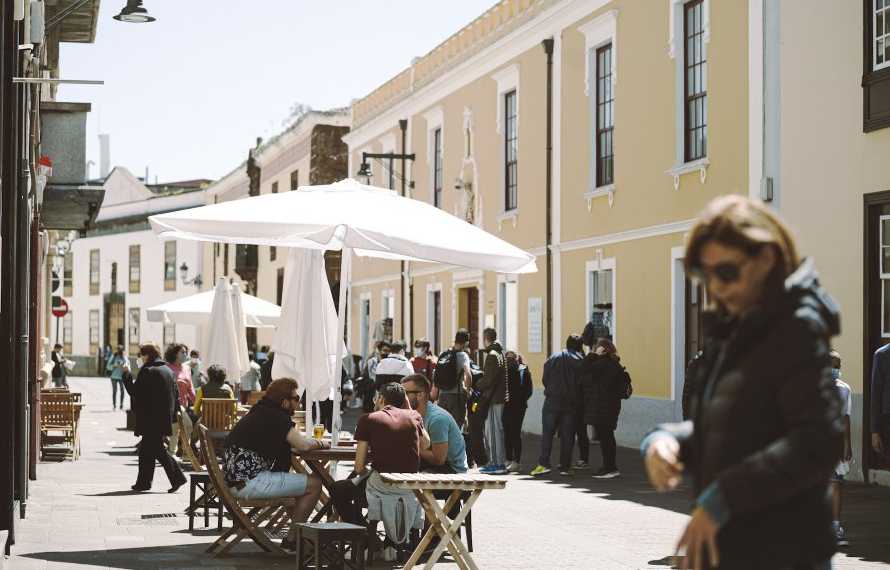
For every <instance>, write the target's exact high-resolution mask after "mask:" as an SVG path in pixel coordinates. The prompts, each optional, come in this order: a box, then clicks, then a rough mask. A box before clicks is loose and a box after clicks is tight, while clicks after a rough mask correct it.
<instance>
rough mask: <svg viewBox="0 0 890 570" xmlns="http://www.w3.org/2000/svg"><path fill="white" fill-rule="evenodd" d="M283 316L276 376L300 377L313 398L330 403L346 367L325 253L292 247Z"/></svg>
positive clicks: (299, 381) (275, 346)
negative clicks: (342, 362)
mask: <svg viewBox="0 0 890 570" xmlns="http://www.w3.org/2000/svg"><path fill="white" fill-rule="evenodd" d="M281 314H282V319H281V325H280V326H279V327H278V329H277V330H276V331H275V338H274V339H273V340H272V350H274V351H275V360H274V362H273V363H272V377H273V378H294V379H295V380H296V381H297V384H298V386H299V390H303V389H305V390H306V394H307V395H308V396H310V398H311V400H314V401H321V400H327V399H328V398H329V397H331V388H333V387H334V386H335V385H337V384H338V380H339V379H340V367H339V366H337V348H338V347H337V310H336V309H335V308H334V299H333V297H331V290H330V288H329V287H328V279H327V276H326V274H325V267H324V255H323V254H322V252H321V251H319V250H312V249H292V250H291V251H290V253H289V254H288V257H287V264H286V265H285V266H284V287H283V289H282V299H281ZM301 333H303V334H301ZM307 333H308V334H307ZM340 345H341V347H342V345H343V341H342V340H341V341H340ZM340 350H341V351H342V350H343V349H342V348H341V349H340Z"/></svg>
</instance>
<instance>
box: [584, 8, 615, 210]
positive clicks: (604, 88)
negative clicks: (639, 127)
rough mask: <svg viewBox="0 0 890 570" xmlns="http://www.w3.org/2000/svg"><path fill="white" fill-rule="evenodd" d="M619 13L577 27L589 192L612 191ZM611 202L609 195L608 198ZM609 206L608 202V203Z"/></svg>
mask: <svg viewBox="0 0 890 570" xmlns="http://www.w3.org/2000/svg"><path fill="white" fill-rule="evenodd" d="M617 29H618V10H609V11H608V12H605V13H603V14H601V15H600V16H598V17H597V18H594V19H593V20H591V21H590V22H587V23H586V24H583V25H581V26H579V27H578V31H579V32H581V34H583V35H584V46H585V47H584V49H585V53H584V56H585V60H586V65H585V69H584V94H585V95H587V96H588V98H589V101H590V191H591V192H594V191H596V190H600V191H603V190H608V189H612V188H614V182H615V174H614V160H615V158H614V157H615V149H614V128H615V91H614V88H615V84H616V83H617V80H618V68H617V61H618V51H617V50H618V43H617ZM610 199H611V194H610ZM610 203H611V201H610Z"/></svg>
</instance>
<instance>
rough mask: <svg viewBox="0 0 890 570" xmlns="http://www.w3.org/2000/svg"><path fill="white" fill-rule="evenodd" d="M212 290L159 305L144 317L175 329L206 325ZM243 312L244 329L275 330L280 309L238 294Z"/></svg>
mask: <svg viewBox="0 0 890 570" xmlns="http://www.w3.org/2000/svg"><path fill="white" fill-rule="evenodd" d="M215 294H216V291H215V290H214V289H211V290H210V291H203V292H201V293H197V294H195V295H189V296H187V297H182V298H180V299H175V300H173V301H168V302H166V303H162V304H160V305H155V306H154V307H150V308H149V309H148V310H147V311H146V317H147V318H148V320H149V321H150V322H154V323H165V324H168V325H169V324H174V323H175V324H178V325H206V324H207V323H208V322H210V309H211V307H213V297H214V295H215ZM241 304H242V306H243V308H244V326H246V327H274V326H278V321H279V319H280V318H281V307H279V306H278V305H276V304H275V303H270V302H269V301H266V300H265V299H260V298H259V297H254V296H253V295H248V294H247V293H241Z"/></svg>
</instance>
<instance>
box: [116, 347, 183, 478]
mask: <svg viewBox="0 0 890 570" xmlns="http://www.w3.org/2000/svg"><path fill="white" fill-rule="evenodd" d="M137 359H138V361H139V363H140V365H141V368H140V370H139V374H138V375H137V377H136V381H135V382H134V381H133V375H132V374H130V367H129V365H128V364H126V363H125V364H124V371H123V380H124V386H125V387H126V388H127V393H129V394H130V398H131V404H132V406H133V409H134V410H135V412H136V429H135V430H134V433H135V434H136V435H137V436H138V435H141V436H142V442H141V443H140V444H139V475H138V476H137V477H136V484H135V485H133V486H132V487H131V489H133V490H134V491H148V490H150V489H151V482H152V479H153V478H154V472H155V461H158V462H160V464H161V466H162V467H163V468H164V471H165V472H166V473H167V478H168V479H169V480H170V489H168V491H167V492H168V493H175V492H176V491H177V490H178V489H179V488H180V487H181V486H183V485H184V484H185V482H186V478H185V475H184V474H183V472H182V469H180V468H179V465H178V464H177V463H176V461H175V460H174V459H173V456H171V455H170V453H169V452H168V451H167V448H166V447H165V443H169V441H170V434H171V433H172V429H171V426H172V424H173V422H175V421H176V412H177V411H178V409H179V407H178V402H179V393H178V390H177V388H176V382H175V380H174V379H173V371H172V370H170V368H168V367H167V363H166V362H164V359H163V358H161V348H160V347H159V346H158V344H157V343H156V342H147V343H144V344H140V345H139V353H138V355H137Z"/></svg>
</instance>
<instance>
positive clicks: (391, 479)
mask: <svg viewBox="0 0 890 570" xmlns="http://www.w3.org/2000/svg"><path fill="white" fill-rule="evenodd" d="M380 477H381V479H383V481H385V482H386V483H391V484H394V485H395V486H396V487H398V488H400V489H411V490H412V491H413V492H414V495H415V496H416V497H417V499H418V500H419V501H420V505H421V506H422V507H423V510H424V512H425V513H426V516H427V520H429V521H430V528H429V529H428V530H427V531H426V534H424V535H423V538H422V539H421V540H420V543H419V544H418V545H417V548H416V549H415V550H414V553H413V554H412V555H411V558H409V559H408V562H407V563H406V564H405V566H404V568H403V569H402V570H410V569H411V568H413V567H414V565H415V564H417V561H418V560H419V559H420V556H421V555H422V554H423V551H424V549H425V548H426V546H427V544H429V543H430V541H431V540H432V539H433V533H435V534H438V535H439V536H440V537H441V539H442V540H441V541H440V542H439V545H438V546H436V548H435V550H433V552H432V554H431V555H430V557H429V560H427V563H426V564H425V565H424V570H430V569H431V568H432V567H433V566H434V565H435V564H436V561H437V560H439V558H440V557H441V556H442V553H443V552H444V551H445V549H446V548H447V549H448V551H449V552H450V553H451V556H452V557H453V558H454V561H455V562H456V563H457V566H458V567H459V568H461V570H479V568H478V566H476V563H475V562H473V559H472V558H471V557H470V552H469V551H468V550H467V547H466V546H464V543H463V542H462V541H461V540H460V538H459V537H458V536H457V531H458V530H459V529H460V525H461V524H462V523H463V521H464V519H465V518H466V517H467V515H468V514H469V512H470V509H471V508H472V507H473V503H475V502H476V499H478V498H479V495H480V494H482V491H483V490H485V489H503V488H504V487H506V486H507V480H506V479H504V478H502V477H492V476H491V475H480V474H469V473H467V474H454V475H450V474H449V475H446V474H440V473H381V474H380ZM441 490H448V491H451V496H449V497H448V500H447V501H446V502H445V506H444V507H440V506H439V502H438V500H436V497H435V496H434V495H433V492H434V491H441ZM467 491H469V492H470V497H469V498H468V499H467V500H466V501H465V502H464V504H463V507H462V508H461V509H460V512H459V513H458V515H457V516H456V517H455V518H454V520H451V519H449V518H448V514H447V513H448V512H450V511H451V508H452V507H453V506H454V505H455V504H456V503H457V501H458V499H460V496H461V495H462V494H463V493H464V492H467Z"/></svg>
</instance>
